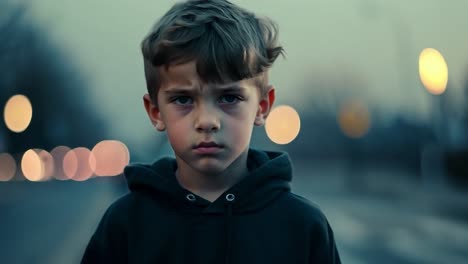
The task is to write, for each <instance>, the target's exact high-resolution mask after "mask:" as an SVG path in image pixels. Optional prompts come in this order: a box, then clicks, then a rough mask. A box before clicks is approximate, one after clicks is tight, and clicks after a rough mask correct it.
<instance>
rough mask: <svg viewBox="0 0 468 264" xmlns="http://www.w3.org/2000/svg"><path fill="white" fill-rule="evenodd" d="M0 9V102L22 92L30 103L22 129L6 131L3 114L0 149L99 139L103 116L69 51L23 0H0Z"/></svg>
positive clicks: (15, 152) (90, 144)
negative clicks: (29, 114) (15, 0)
mask: <svg viewBox="0 0 468 264" xmlns="http://www.w3.org/2000/svg"><path fill="white" fill-rule="evenodd" d="M0 10H2V12H1V13H0V36H2V41H1V42H0V107H1V108H2V110H3V108H4V106H5V104H6V102H7V100H8V99H9V98H10V97H11V96H13V95H16V94H23V95H25V96H27V97H28V98H29V100H30V101H31V104H32V108H33V116H32V120H31V123H30V125H29V127H28V128H27V129H26V130H25V131H23V132H21V133H14V132H11V131H10V130H9V129H8V128H7V127H6V125H5V122H3V116H2V122H0V152H9V153H11V154H13V155H20V154H22V152H24V151H26V150H27V149H30V148H41V149H45V150H48V151H50V150H51V149H52V148H54V147H56V146H58V145H66V146H68V147H70V148H73V147H77V146H83V147H88V148H91V147H93V146H94V144H96V143H97V142H98V141H99V140H102V139H104V138H105V137H104V136H105V127H104V126H103V122H101V121H102V118H100V117H99V115H98V114H96V113H97V111H95V109H94V107H93V105H95V103H94V102H93V101H92V100H93V98H90V96H89V93H88V84H87V82H86V81H85V78H84V77H83V76H82V74H81V73H80V70H79V68H78V67H77V66H76V65H75V64H74V61H73V56H71V54H67V52H68V51H65V50H63V49H62V48H60V47H59V46H58V45H57V44H56V43H53V42H52V41H51V39H50V38H49V37H48V34H47V32H46V30H44V29H43V28H41V27H40V26H39V25H38V24H37V23H36V22H34V21H33V20H32V19H31V17H30V15H28V11H27V6H25V4H20V5H17V4H13V3H12V2H8V1H1V2H0ZM2 112H3V111H2ZM2 142H3V144H1V143H2ZM2 147H3V148H2Z"/></svg>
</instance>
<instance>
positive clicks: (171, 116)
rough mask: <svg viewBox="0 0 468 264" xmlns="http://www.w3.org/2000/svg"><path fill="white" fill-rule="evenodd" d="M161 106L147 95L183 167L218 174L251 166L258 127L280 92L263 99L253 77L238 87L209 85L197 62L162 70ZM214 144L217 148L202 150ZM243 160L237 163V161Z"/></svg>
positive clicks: (155, 119)
mask: <svg viewBox="0 0 468 264" xmlns="http://www.w3.org/2000/svg"><path fill="white" fill-rule="evenodd" d="M159 70H160V72H159V73H160V74H159V76H161V77H160V78H161V86H160V89H159V91H158V105H157V106H156V105H154V104H153V103H152V102H151V99H150V97H149V95H148V94H146V95H145V96H144V97H143V100H144V104H145V109H146V111H147V113H148V116H149V117H150V120H151V122H152V124H153V126H155V128H156V129H157V130H159V131H164V130H166V131H167V135H168V138H169V141H170V143H171V145H172V148H173V150H174V152H175V155H176V158H177V161H178V165H179V166H181V164H182V165H184V166H189V167H190V169H191V170H195V171H197V172H199V173H203V174H209V175H212V174H213V175H216V174H219V173H222V172H223V171H224V170H226V168H228V167H229V166H245V165H246V164H242V163H243V162H239V161H240V160H244V161H245V160H246V157H247V151H248V147H249V143H250V138H251V135H252V129H253V126H254V125H258V126H260V125H263V124H264V121H265V119H266V117H267V115H268V113H269V111H270V109H271V106H272V105H273V102H274V99H275V95H274V89H273V88H272V87H270V89H269V91H268V94H267V96H265V98H260V96H259V94H260V93H259V91H258V88H257V87H256V86H255V85H254V81H253V80H251V79H245V80H241V81H238V82H234V83H226V84H216V85H214V84H207V83H203V82H202V81H201V80H200V78H199V76H198V74H197V71H196V64H195V63H194V62H190V63H186V64H181V65H175V66H171V67H169V68H168V69H167V70H166V69H165V68H164V67H160V69H159ZM202 142H214V143H215V144H217V145H218V146H219V147H217V148H197V146H198V145H199V144H200V143H202ZM236 161H237V162H236Z"/></svg>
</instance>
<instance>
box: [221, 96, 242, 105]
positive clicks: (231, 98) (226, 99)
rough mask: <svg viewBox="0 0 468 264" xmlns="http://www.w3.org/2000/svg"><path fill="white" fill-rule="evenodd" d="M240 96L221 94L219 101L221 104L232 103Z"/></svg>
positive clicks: (238, 99)
mask: <svg viewBox="0 0 468 264" xmlns="http://www.w3.org/2000/svg"><path fill="white" fill-rule="evenodd" d="M240 100H241V98H240V97H239V96H237V95H223V96H221V97H220V102H221V103H222V104H233V103H237V102H238V101H240Z"/></svg>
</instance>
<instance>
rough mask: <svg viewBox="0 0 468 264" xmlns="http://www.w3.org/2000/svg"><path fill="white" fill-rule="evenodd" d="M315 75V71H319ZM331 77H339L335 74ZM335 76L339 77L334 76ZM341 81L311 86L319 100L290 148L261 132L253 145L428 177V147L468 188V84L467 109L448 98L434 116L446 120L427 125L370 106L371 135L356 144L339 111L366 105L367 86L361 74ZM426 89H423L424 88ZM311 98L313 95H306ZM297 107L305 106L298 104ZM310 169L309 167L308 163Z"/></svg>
mask: <svg viewBox="0 0 468 264" xmlns="http://www.w3.org/2000/svg"><path fill="white" fill-rule="evenodd" d="M328 71H330V70H328ZM314 72H315V71H314ZM330 72H334V71H333V70H331V71H330ZM332 75H333V74H332ZM339 75H340V78H338V79H339V80H337V79H336V78H335V79H334V78H333V76H330V75H329V76H327V75H326V74H325V73H323V74H318V76H317V78H316V75H314V78H316V79H314V80H312V81H309V83H306V84H305V85H308V87H314V89H310V90H314V91H319V92H318V93H319V94H314V95H309V97H310V100H305V101H306V102H307V105H305V106H303V107H302V111H300V110H301V109H299V114H300V117H301V130H300V132H299V135H298V137H297V138H296V139H295V140H294V141H292V142H291V143H289V144H287V145H276V144H274V143H271V142H270V141H269V140H268V139H267V137H265V135H264V134H265V132H264V131H260V129H258V128H257V129H255V130H254V134H253V136H252V138H253V142H254V143H256V145H259V146H261V147H266V148H269V149H274V150H285V151H288V152H289V153H290V154H291V156H293V158H294V160H301V159H302V161H303V162H307V161H318V163H314V164H320V162H327V161H331V162H335V161H338V160H339V161H344V162H345V164H348V165H349V169H355V168H359V167H361V166H362V167H365V166H381V167H383V168H399V169H404V170H409V171H412V172H414V173H411V175H415V176H416V177H419V178H421V177H422V159H423V152H424V151H425V149H426V147H428V146H436V149H437V151H438V152H439V151H440V153H439V154H440V157H439V156H438V155H439V154H438V153H435V154H437V157H436V159H438V160H437V162H440V163H441V164H442V166H443V170H444V173H445V176H447V177H448V178H449V180H450V182H451V183H453V184H454V186H457V187H462V188H468V104H467V103H468V78H467V81H466V83H465V87H464V97H465V98H464V100H463V102H464V103H462V104H459V103H457V104H455V103H454V102H453V100H452V99H453V97H454V95H453V94H451V91H450V89H451V88H452V87H449V88H448V89H447V91H448V93H445V94H442V95H441V96H439V97H433V96H432V97H431V99H434V100H433V101H434V105H432V106H431V107H432V108H434V111H435V112H436V113H438V115H440V117H438V118H433V116H431V118H430V119H429V120H427V121H425V120H417V119H410V118H408V116H407V115H406V114H407V113H405V112H403V111H400V112H398V113H397V114H396V115H394V116H393V117H389V114H388V113H387V112H386V111H384V110H381V109H380V108H379V107H378V106H376V105H371V104H367V106H368V110H369V113H370V126H369V130H368V131H367V132H366V133H365V134H364V135H363V136H362V137H357V138H352V137H349V136H347V135H345V133H343V131H342V129H340V126H339V124H338V120H337V119H338V115H339V108H340V105H342V103H343V102H345V101H347V100H348V99H353V98H354V99H356V98H359V99H361V101H363V102H364V104H366V103H365V100H366V93H367V92H368V91H367V90H366V89H367V88H366V87H367V85H366V82H365V80H364V79H359V77H358V76H359V74H356V73H353V72H350V73H346V72H345V73H342V72H340V74H339ZM421 89H423V88H422V87H421ZM306 96H307V95H306ZM296 106H299V107H300V106H301V103H300V102H297V105H296ZM306 164H307V163H306Z"/></svg>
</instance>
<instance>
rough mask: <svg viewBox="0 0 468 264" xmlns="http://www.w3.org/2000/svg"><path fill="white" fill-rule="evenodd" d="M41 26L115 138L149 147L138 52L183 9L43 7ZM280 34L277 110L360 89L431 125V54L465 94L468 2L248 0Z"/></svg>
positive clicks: (125, 4) (105, 1) (91, 4)
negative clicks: (425, 76) (422, 76)
mask: <svg viewBox="0 0 468 264" xmlns="http://www.w3.org/2000/svg"><path fill="white" fill-rule="evenodd" d="M28 2H29V5H30V7H31V9H30V11H31V14H32V16H33V20H35V21H37V22H38V23H39V24H40V25H42V27H43V28H45V29H47V30H48V31H49V32H50V36H51V37H52V38H53V40H54V41H56V42H57V43H58V44H59V45H60V46H62V47H63V48H64V49H65V50H66V51H68V52H70V58H71V59H73V60H74V62H75V63H76V64H77V66H78V67H79V68H80V69H81V70H82V71H83V73H84V75H85V76H86V77H87V78H88V82H89V84H90V85H91V87H90V90H92V92H93V97H94V100H95V101H94V103H95V104H98V105H99V107H98V109H99V111H101V113H102V115H103V116H104V117H105V118H106V119H107V120H108V121H107V122H108V124H109V125H110V127H111V128H112V136H114V137H115V138H117V139H120V140H123V141H125V142H127V143H130V144H133V145H134V146H144V145H145V142H147V141H148V139H149V137H152V136H154V133H156V132H153V129H152V127H151V126H150V123H149V121H148V120H147V117H146V114H145V112H144V110H143V106H142V99H141V98H142V96H143V94H144V93H145V91H146V87H145V82H144V75H143V67H142V59H141V55H140V50H139V44H140V41H141V39H142V38H143V36H144V35H145V34H146V33H147V32H148V30H149V29H150V27H151V26H152V24H153V23H154V22H155V21H156V19H157V18H159V17H160V16H161V15H162V14H163V13H164V12H165V11H167V10H168V9H169V8H170V6H171V5H172V4H173V3H174V2H176V1H168V0H165V1H162V0H159V1H156V0H136V1H130V0H100V1H95V0H80V1H76V0H61V1H56V0H35V1H28ZM233 2H235V3H238V4H240V5H241V6H243V7H246V8H248V9H251V10H254V11H256V12H257V13H258V14H260V15H267V16H269V17H271V18H272V19H274V20H275V21H276V22H277V23H278V24H279V27H280V41H281V43H282V44H283V45H284V47H285V49H286V51H287V59H286V60H283V59H281V58H280V59H279V60H278V61H277V63H276V64H275V66H274V68H273V69H272V77H271V82H272V83H273V84H274V85H275V86H276V91H277V93H276V94H277V104H290V105H292V106H293V107H296V108H297V109H298V110H299V111H305V110H307V108H308V106H310V104H313V103H314V102H316V101H319V99H320V98H321V96H323V94H326V93H327V92H329V91H324V90H320V89H324V88H326V87H327V88H329V89H334V88H338V89H351V91H353V93H355V94H356V95H360V96H363V99H364V100H365V101H366V102H368V103H370V104H371V105H378V107H379V108H381V109H385V110H386V111H387V112H389V113H392V112H395V111H399V110H403V111H406V112H412V113H415V114H414V116H416V117H422V118H425V117H427V116H428V113H429V112H430V111H429V110H430V104H429V103H430V100H429V96H428V95H427V93H426V92H425V91H424V89H423V88H422V86H421V84H420V82H419V77H418V68H417V66H418V56H419V53H420V52H421V50H422V49H424V48H427V47H432V48H436V49H438V50H439V51H440V52H441V53H442V54H443V55H444V57H445V59H446V61H447V63H448V67H449V83H450V87H449V88H451V89H453V91H454V92H453V93H454V94H458V93H459V92H460V89H461V85H462V82H463V80H464V79H465V76H467V75H468V74H467V73H468V19H466V10H468V1H466V0H450V1H442V0H394V1H384V0H316V1H314V0H302V1H300V0H289V1H264V0H242V1H241V0H239V1H233Z"/></svg>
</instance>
